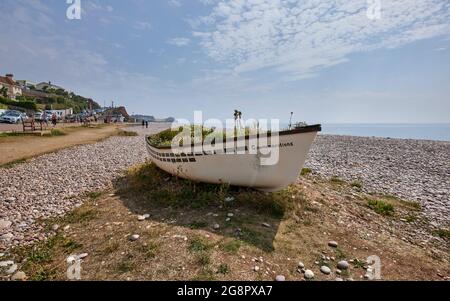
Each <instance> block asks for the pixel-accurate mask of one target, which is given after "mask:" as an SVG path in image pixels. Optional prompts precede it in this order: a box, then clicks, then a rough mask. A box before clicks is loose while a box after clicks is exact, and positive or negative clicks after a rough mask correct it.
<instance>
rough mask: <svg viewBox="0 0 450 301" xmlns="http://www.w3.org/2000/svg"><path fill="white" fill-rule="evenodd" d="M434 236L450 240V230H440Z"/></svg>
mask: <svg viewBox="0 0 450 301" xmlns="http://www.w3.org/2000/svg"><path fill="white" fill-rule="evenodd" d="M434 234H435V235H437V236H439V237H441V238H450V230H448V229H439V230H436V231H434Z"/></svg>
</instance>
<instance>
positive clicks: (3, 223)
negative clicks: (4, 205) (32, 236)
mask: <svg viewBox="0 0 450 301" xmlns="http://www.w3.org/2000/svg"><path fill="white" fill-rule="evenodd" d="M11 225H12V222H10V221H7V220H3V219H0V230H3V229H7V228H9V227H11Z"/></svg>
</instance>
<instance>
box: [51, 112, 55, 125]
mask: <svg viewBox="0 0 450 301" xmlns="http://www.w3.org/2000/svg"><path fill="white" fill-rule="evenodd" d="M52 125H53V127H56V113H53V114H52Z"/></svg>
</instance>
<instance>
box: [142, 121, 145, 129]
mask: <svg viewBox="0 0 450 301" xmlns="http://www.w3.org/2000/svg"><path fill="white" fill-rule="evenodd" d="M144 126H145V120H144V119H142V128H144Z"/></svg>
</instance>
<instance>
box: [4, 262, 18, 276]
mask: <svg viewBox="0 0 450 301" xmlns="http://www.w3.org/2000/svg"><path fill="white" fill-rule="evenodd" d="M18 268H19V267H18V266H17V264H13V265H11V266H10V267H9V268H8V269H7V270H6V274H7V275H12V274H14V273H15V272H16V271H17V269H18Z"/></svg>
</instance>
